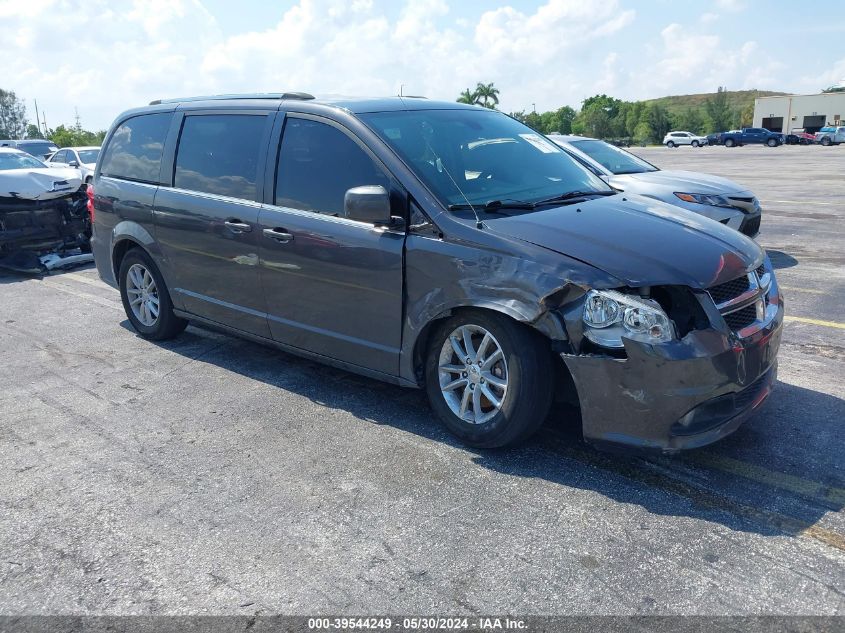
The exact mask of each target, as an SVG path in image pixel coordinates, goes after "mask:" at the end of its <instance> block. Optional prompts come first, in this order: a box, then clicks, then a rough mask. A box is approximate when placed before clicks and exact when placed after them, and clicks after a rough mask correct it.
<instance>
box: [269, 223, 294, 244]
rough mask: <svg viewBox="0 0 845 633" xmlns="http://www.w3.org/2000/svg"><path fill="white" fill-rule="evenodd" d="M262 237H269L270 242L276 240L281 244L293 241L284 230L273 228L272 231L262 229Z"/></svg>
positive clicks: (291, 236)
mask: <svg viewBox="0 0 845 633" xmlns="http://www.w3.org/2000/svg"><path fill="white" fill-rule="evenodd" d="M264 237H269V238H270V239H271V240H276V241H277V242H280V243H282V244H287V243H288V242H292V241H293V234H291V233H288V232H287V231H286V230H285V229H282V228H279V227H275V228H272V229H264Z"/></svg>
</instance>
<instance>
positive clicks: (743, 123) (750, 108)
mask: <svg viewBox="0 0 845 633" xmlns="http://www.w3.org/2000/svg"><path fill="white" fill-rule="evenodd" d="M752 125H754V104H753V103H749V104H748V105H746V106H745V107H744V108H743V109H742V112H740V114H739V127H751V126H752Z"/></svg>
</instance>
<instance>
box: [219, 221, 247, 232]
mask: <svg viewBox="0 0 845 633" xmlns="http://www.w3.org/2000/svg"><path fill="white" fill-rule="evenodd" d="M223 224H225V225H226V228H227V229H229V230H231V231H232V233H249V232H250V231H252V225H251V224H247V223H246V222H241V221H240V220H236V219H232V220H226V221H225V222H224V223H223Z"/></svg>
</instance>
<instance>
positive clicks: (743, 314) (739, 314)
mask: <svg viewBox="0 0 845 633" xmlns="http://www.w3.org/2000/svg"><path fill="white" fill-rule="evenodd" d="M724 317H725V323H727V324H728V327H729V328H731V329H732V330H733V331H734V332H736V331H737V330H741V329H742V328H746V327H748V326H749V325H751V324H752V323H754V321H756V320H757V304H756V302H755V303H752V304H751V305H747V306H745V307H744V308H741V309H739V310H737V311H736V312H731V313H730V314H726V315H724Z"/></svg>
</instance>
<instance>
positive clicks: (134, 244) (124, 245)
mask: <svg viewBox="0 0 845 633" xmlns="http://www.w3.org/2000/svg"><path fill="white" fill-rule="evenodd" d="M111 244H112V246H111V264H112V273H113V274H114V278H115V279H116V280H117V283H118V286H119V285H120V280H119V279H118V276H119V274H118V273H119V272H120V262H121V261H122V260H123V258H124V257H125V256H126V253H127V252H128V251H129V249H131V248H141V249H143V250H144V251H146V252H147V254H148V255H149V256H150V257H152V259H153V261H154V262H155V264H156V266H157V267H158V269H159V272H161V274H162V276H163V277H164V280H165V282H166V283H167V285H168V286H170V285H171V275H170V274H169V273H170V271H169V269H168V267H167V265H166V262H165V261H164V259H163V257H162V253H161V249H160V248H159V246H158V242H157V241H156V239H155V237H153V235H152V234H151V233H150V231H149V230H148V229H147V228H146V227H144V226H142V225H141V224H139V223H137V222H134V221H131V220H124V221H122V222H119V223H118V224H117V225H116V226H115V227H114V229H113V230H112V240H111Z"/></svg>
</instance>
